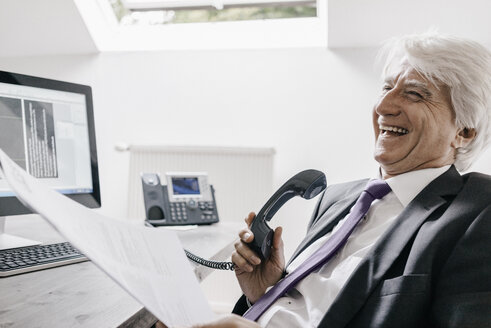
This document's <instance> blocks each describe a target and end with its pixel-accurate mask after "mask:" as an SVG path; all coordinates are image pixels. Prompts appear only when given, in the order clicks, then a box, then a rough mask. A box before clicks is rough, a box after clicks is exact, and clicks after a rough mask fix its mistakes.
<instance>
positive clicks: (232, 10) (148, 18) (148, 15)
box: [108, 0, 317, 25]
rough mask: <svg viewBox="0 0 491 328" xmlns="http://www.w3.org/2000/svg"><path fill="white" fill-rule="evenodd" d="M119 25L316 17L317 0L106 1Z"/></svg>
mask: <svg viewBox="0 0 491 328" xmlns="http://www.w3.org/2000/svg"><path fill="white" fill-rule="evenodd" d="M108 1H109V2H110V4H111V6H112V8H113V10H114V13H115V15H116V17H117V19H118V21H119V22H120V24H121V25H162V24H177V23H203V22H224V21H244V20H263V19H281V18H300V17H316V16H317V1H316V0H108Z"/></svg>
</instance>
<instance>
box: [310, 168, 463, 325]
mask: <svg viewBox="0 0 491 328" xmlns="http://www.w3.org/2000/svg"><path fill="white" fill-rule="evenodd" d="M462 184H463V183H462V178H461V176H460V174H459V173H458V172H457V170H456V169H455V168H454V167H453V166H452V167H451V168H450V169H449V170H448V171H447V172H445V173H444V174H442V175H441V176H439V177H438V178H437V179H435V180H434V181H433V182H431V183H430V184H429V185H428V186H427V187H426V188H425V189H424V190H423V191H422V192H421V193H420V194H419V195H418V196H417V197H416V198H415V199H414V200H413V201H412V202H411V203H410V204H409V205H408V206H407V207H406V208H405V209H404V210H403V212H402V213H401V214H400V215H399V216H398V217H397V218H396V220H395V222H394V224H392V226H391V227H389V229H388V231H387V232H386V233H384V235H383V236H382V237H381V238H380V239H379V240H378V242H377V243H376V245H375V246H374V247H373V248H372V250H371V251H370V252H369V253H368V254H367V256H366V257H365V258H364V259H363V260H362V262H361V263H360V264H359V266H358V267H357V268H356V270H355V271H354V272H353V274H352V275H351V277H350V278H349V280H348V282H347V283H346V285H345V286H344V287H343V289H342V290H341V292H340V293H339V295H338V297H337V298H336V299H335V300H334V302H333V304H332V305H331V307H330V308H329V310H328V312H327V313H326V315H325V316H324V318H323V319H322V321H321V324H320V325H319V326H320V327H344V326H346V325H347V324H348V322H349V321H350V320H351V319H352V318H353V317H354V315H355V314H356V313H357V312H358V311H359V310H360V308H361V307H362V306H363V305H364V304H365V302H366V301H367V299H368V297H369V296H370V293H371V292H372V291H373V290H374V289H375V287H376V286H377V285H378V284H379V283H380V282H381V280H382V279H383V277H384V275H385V273H386V272H387V271H388V270H389V268H390V267H391V265H392V264H393V263H394V261H395V260H396V259H397V257H398V256H399V255H400V254H401V252H402V251H403V249H404V247H405V246H406V244H407V243H408V242H409V241H410V240H411V238H412V236H413V235H414V234H415V233H417V231H418V230H419V228H420V226H421V225H422V224H423V223H424V222H425V221H426V219H427V218H428V217H429V216H430V215H431V213H433V212H434V211H435V210H436V209H437V208H439V207H440V206H442V205H443V204H445V203H446V201H445V199H444V198H443V196H445V195H455V194H456V193H457V192H458V191H459V190H460V189H461V188H462Z"/></svg>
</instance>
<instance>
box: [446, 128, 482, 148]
mask: <svg viewBox="0 0 491 328" xmlns="http://www.w3.org/2000/svg"><path fill="white" fill-rule="evenodd" d="M476 134H477V133H476V130H475V129H471V128H462V129H459V130H458V131H457V135H456V136H455V139H454V141H452V147H454V148H455V149H458V148H462V147H466V146H467V145H469V144H470V143H471V141H472V140H474V138H475V137H476Z"/></svg>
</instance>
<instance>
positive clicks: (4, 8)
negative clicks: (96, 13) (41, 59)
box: [0, 0, 98, 57]
mask: <svg viewBox="0 0 491 328" xmlns="http://www.w3.org/2000/svg"><path fill="white" fill-rule="evenodd" d="M97 51H98V50H97V47H96V45H95V43H94V40H93V39H92V37H91V35H90V34H89V32H88V30H87V27H86V25H85V23H84V20H83V19H82V16H81V15H80V13H79V11H78V9H77V7H76V6H75V4H74V2H73V1H72V0H1V1H0V56H3V57H12V56H38V55H50V54H83V53H94V52H97Z"/></svg>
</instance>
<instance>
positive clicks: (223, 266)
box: [145, 221, 235, 271]
mask: <svg viewBox="0 0 491 328" xmlns="http://www.w3.org/2000/svg"><path fill="white" fill-rule="evenodd" d="M145 225H146V226H147V227H151V228H155V226H153V225H152V224H151V223H149V222H148V221H145ZM184 252H185V253H186V256H187V257H188V259H190V260H191V261H193V262H194V263H198V264H200V265H204V266H205V267H208V268H212V269H216V270H230V271H234V270H235V264H234V263H233V262H217V261H210V260H205V259H204V258H202V257H199V256H198V255H195V254H193V253H191V252H190V251H188V250H186V249H184Z"/></svg>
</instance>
